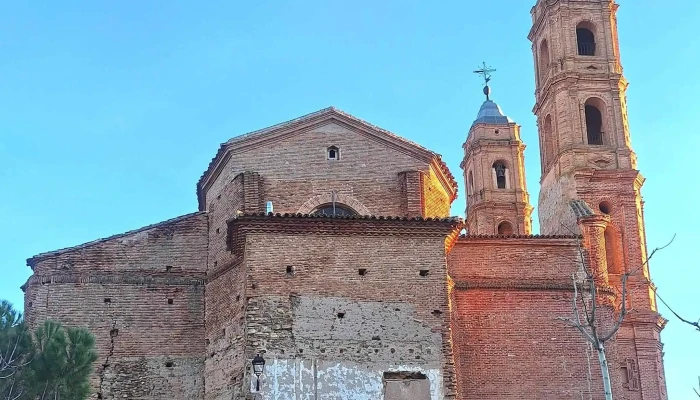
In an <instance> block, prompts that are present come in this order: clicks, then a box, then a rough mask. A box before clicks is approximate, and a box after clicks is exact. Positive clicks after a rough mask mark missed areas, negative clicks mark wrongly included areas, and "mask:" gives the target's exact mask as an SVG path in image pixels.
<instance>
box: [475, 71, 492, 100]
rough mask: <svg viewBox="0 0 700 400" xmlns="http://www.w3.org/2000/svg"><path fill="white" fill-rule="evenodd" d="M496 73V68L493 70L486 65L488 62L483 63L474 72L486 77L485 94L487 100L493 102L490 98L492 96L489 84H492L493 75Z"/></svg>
mask: <svg viewBox="0 0 700 400" xmlns="http://www.w3.org/2000/svg"><path fill="white" fill-rule="evenodd" d="M492 72H496V70H495V69H494V68H491V67H489V66H487V65H486V61H484V62H483V64H482V65H481V66H480V67H479V69H477V70H476V71H474V73H475V74H477V75H481V76H482V77H484V94H485V95H486V100H491V99H490V98H489V95H490V94H491V88H490V87H489V82H491V73H492Z"/></svg>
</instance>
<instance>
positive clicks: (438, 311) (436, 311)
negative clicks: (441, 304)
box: [431, 310, 442, 316]
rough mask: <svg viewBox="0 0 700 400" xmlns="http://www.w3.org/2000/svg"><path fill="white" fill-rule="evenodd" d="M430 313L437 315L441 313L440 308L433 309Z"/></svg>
mask: <svg viewBox="0 0 700 400" xmlns="http://www.w3.org/2000/svg"><path fill="white" fill-rule="evenodd" d="M431 314H433V315H436V316H437V315H442V311H440V310H433V312H432V313H431Z"/></svg>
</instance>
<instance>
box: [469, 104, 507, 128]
mask: <svg viewBox="0 0 700 400" xmlns="http://www.w3.org/2000/svg"><path fill="white" fill-rule="evenodd" d="M512 122H513V121H512V120H511V119H510V118H508V117H506V116H505V115H503V111H501V107H499V106H498V104H496V103H494V102H493V101H491V100H486V101H485V102H484V104H482V105H481V108H480V109H479V114H478V115H477V116H476V120H475V121H474V124H473V125H476V124H499V125H500V124H509V123H512Z"/></svg>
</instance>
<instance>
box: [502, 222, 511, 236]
mask: <svg viewBox="0 0 700 400" xmlns="http://www.w3.org/2000/svg"><path fill="white" fill-rule="evenodd" d="M498 234H499V235H512V234H513V225H511V224H510V222H508V221H503V222H501V223H500V224H498Z"/></svg>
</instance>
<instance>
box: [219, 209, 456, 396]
mask: <svg viewBox="0 0 700 400" xmlns="http://www.w3.org/2000/svg"><path fill="white" fill-rule="evenodd" d="M258 218H263V220H258V221H246V220H245V218H244V220H242V221H240V222H236V221H234V222H232V224H234V225H236V226H238V227H239V229H240V232H239V234H243V232H246V231H247V230H249V232H250V233H245V240H244V243H245V268H246V271H247V278H246V286H247V287H246V293H247V295H248V297H247V298H248V303H247V313H246V325H247V326H246V332H247V347H246V356H247V357H248V358H252V357H253V356H254V355H255V354H256V353H258V352H261V351H264V352H265V358H266V359H268V360H274V361H271V362H274V363H275V364H274V365H276V367H274V368H276V369H275V370H276V371H277V372H276V373H272V372H271V373H270V374H266V375H267V377H266V379H267V381H266V383H265V385H264V387H265V388H267V389H264V390H270V391H271V390H278V392H275V393H276V394H274V395H277V396H285V393H286V391H292V393H293V390H295V389H294V388H295V387H296V388H297V389H296V390H299V389H300V388H302V389H303V388H305V387H307V386H308V385H309V382H310V381H309V380H307V379H306V378H304V377H303V376H302V375H303V374H302V373H301V372H300V370H303V369H304V368H303V367H304V366H307V367H311V366H312V365H315V367H314V368H317V370H318V368H321V369H320V370H319V371H320V372H319V375H318V379H316V380H314V379H313V377H312V378H311V381H313V382H316V383H315V385H316V387H315V389H314V390H318V391H320V392H319V393H320V394H324V395H326V396H335V397H337V396H340V397H342V398H350V397H343V396H346V395H347V394H353V393H354V395H355V396H357V395H360V394H363V395H366V396H369V397H368V398H377V397H373V396H375V394H376V392H375V391H374V390H375V389H376V388H377V387H379V388H381V379H382V378H381V377H382V371H390V370H396V369H403V370H406V369H408V370H409V371H424V372H425V373H426V374H427V375H429V376H432V379H433V381H432V385H433V389H434V391H433V393H434V395H435V396H436V397H434V399H435V400H437V399H442V398H443V396H444V398H452V397H451V396H452V392H453V390H454V388H453V386H452V383H451V382H452V379H453V372H452V355H451V348H450V345H449V340H448V339H449V323H448V318H449V317H448V301H447V280H446V265H445V243H444V240H445V235H446V234H447V233H448V232H449V231H450V230H451V229H453V228H452V227H451V226H452V225H450V223H447V224H446V223H443V222H439V223H437V224H442V228H440V227H439V226H438V227H435V226H434V225H433V228H431V229H430V230H425V229H422V228H420V227H419V226H418V225H420V224H428V225H430V224H431V223H429V222H425V223H421V222H411V221H395V220H385V221H377V220H373V221H372V222H371V223H370V222H368V221H362V220H360V221H358V220H344V219H321V218H313V219H308V218H283V217H273V218H266V217H258ZM416 224H418V225H416ZM432 224H435V223H432ZM253 225H254V226H253ZM332 232H335V233H332ZM390 232H391V233H390ZM389 233H390V234H389ZM387 234H388V235H387ZM242 243H243V242H242ZM241 245H242V244H241ZM405 248H411V249H413V250H415V251H412V252H406V251H405ZM361 270H363V271H361ZM421 271H425V272H424V273H423V274H424V275H425V276H422V275H421ZM294 360H297V361H298V362H297V363H296V364H295V362H294ZM299 363H301V364H299ZM363 371H371V372H363ZM284 376H291V377H294V376H299V378H298V379H297V380H296V381H295V380H294V379H292V378H290V379H292V380H291V381H290V382H286V381H280V380H277V379H283V377H284ZM278 377H279V378H278ZM350 378H353V379H356V380H354V381H352V380H350V381H349V380H348V379H350ZM275 380H276V381H275ZM273 381H274V382H273ZM275 382H276V383H275ZM285 382H286V383H285ZM280 385H281V386H280ZM285 385H287V386H286V387H287V388H286V389H284V387H285ZM348 385H349V386H348ZM272 388H277V389H272ZM368 388H374V389H368ZM285 390H286V391H285ZM305 390H310V389H308V388H307V389H305ZM266 393H269V394H270V395H273V393H272V392H266ZM344 393H345V394H344ZM379 393H380V394H381V390H380V392H379ZM335 397H334V398H335Z"/></svg>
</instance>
